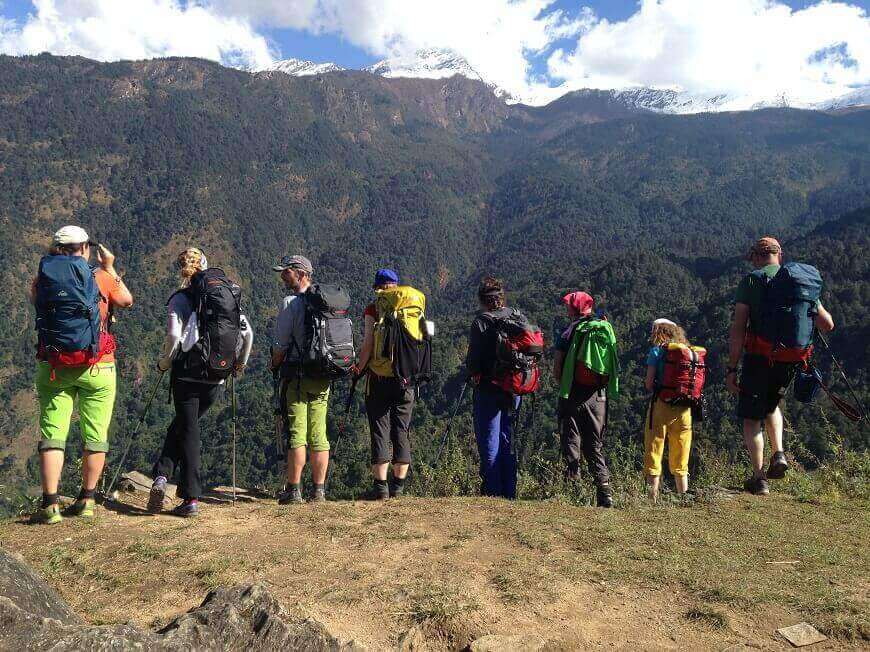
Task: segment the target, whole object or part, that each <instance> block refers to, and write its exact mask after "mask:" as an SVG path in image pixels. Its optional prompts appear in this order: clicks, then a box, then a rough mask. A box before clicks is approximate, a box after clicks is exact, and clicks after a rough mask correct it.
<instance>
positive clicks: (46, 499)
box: [42, 494, 58, 509]
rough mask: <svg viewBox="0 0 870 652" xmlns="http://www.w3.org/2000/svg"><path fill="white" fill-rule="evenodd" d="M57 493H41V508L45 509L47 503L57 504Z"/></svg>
mask: <svg viewBox="0 0 870 652" xmlns="http://www.w3.org/2000/svg"><path fill="white" fill-rule="evenodd" d="M57 503H58V497H57V494H42V508H43V509H45V508H46V507H48V506H49V505H57Z"/></svg>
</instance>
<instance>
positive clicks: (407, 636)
mask: <svg viewBox="0 0 870 652" xmlns="http://www.w3.org/2000/svg"><path fill="white" fill-rule="evenodd" d="M425 649H426V639H425V638H424V637H423V632H421V631H420V628H419V627H412V628H411V629H409V630H408V631H407V632H405V633H404V634H402V635H401V636H400V637H399V642H398V644H397V645H396V652H419V651H420V650H425Z"/></svg>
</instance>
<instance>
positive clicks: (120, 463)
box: [104, 371, 166, 497]
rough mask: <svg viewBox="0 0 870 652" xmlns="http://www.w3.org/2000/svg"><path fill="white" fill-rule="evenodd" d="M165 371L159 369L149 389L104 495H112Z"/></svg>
mask: <svg viewBox="0 0 870 652" xmlns="http://www.w3.org/2000/svg"><path fill="white" fill-rule="evenodd" d="M165 373H166V372H165V371H161V372H160V376H159V377H158V378H157V382H156V383H154V389H153V390H151V396H149V397H148V402H147V403H145V409H144V410H142V414H141V415H140V416H139V421H138V422H137V423H136V427H135V428H133V433H132V434H131V435H130V439H128V440H127V445H126V446H125V447H124V452H123V453H122V455H121V459H120V460H119V461H118V468H116V469H115V474H114V476H113V477H112V481H111V482H110V483H109V488H108V489H106V493H105V494H104V495H105V496H108V497H111V495H112V489H113V488H114V487H115V483H116V482H117V481H118V476H119V475H120V474H121V469H122V468H123V467H124V462H125V461H126V460H127V455H128V454H129V453H130V447H131V446H132V445H133V442H134V441H135V440H136V437H138V435H139V428H141V427H142V424H143V423H144V422H145V417H146V416H147V415H148V410H149V409H151V403H152V402H153V401H154V397H155V396H157V390H159V389H160V383H161V382H162V381H163V375H164V374H165Z"/></svg>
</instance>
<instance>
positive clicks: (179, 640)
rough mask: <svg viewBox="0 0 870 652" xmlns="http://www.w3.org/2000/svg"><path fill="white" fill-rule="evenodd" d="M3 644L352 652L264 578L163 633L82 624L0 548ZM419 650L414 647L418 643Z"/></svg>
mask: <svg viewBox="0 0 870 652" xmlns="http://www.w3.org/2000/svg"><path fill="white" fill-rule="evenodd" d="M0 649H2V650H32V651H34V652H39V651H42V650H46V651H47V650H52V652H62V651H67V650H68V651H70V652H72V651H73V650H92V651H95V652H96V651H102V650H105V651H107V652H108V651H109V650H111V651H113V652H115V651H119V650H156V651H158V652H159V651H165V652H169V651H181V650H203V651H206V650H215V651H219V650H250V649H255V650H297V649H300V650H315V651H324V652H325V651H329V652H357V651H361V650H364V648H363V647H361V646H360V645H358V644H357V643H355V642H354V641H342V640H339V639H338V638H336V637H335V636H333V635H332V634H330V633H329V632H328V631H327V629H326V628H325V627H324V626H323V624H321V623H319V622H317V621H316V620H313V619H311V618H307V617H305V616H304V615H303V614H290V613H289V612H288V611H287V610H286V609H284V607H282V606H281V605H280V604H279V603H278V601H277V600H275V598H274V597H272V596H271V595H270V594H269V592H268V591H267V590H266V589H265V588H264V587H263V586H262V585H261V584H253V585H248V586H237V587H234V588H222V589H218V590H216V591H213V592H212V593H209V595H208V596H207V597H206V599H205V600H204V601H203V603H202V605H200V606H199V607H197V608H196V609H193V610H191V611H189V612H188V613H186V614H183V615H181V616H179V617H178V618H176V619H175V620H174V621H172V622H171V623H170V624H169V625H167V626H166V627H165V628H163V629H162V630H160V631H157V632H154V631H150V630H145V629H140V628H138V627H135V626H133V625H130V624H122V625H103V626H94V625H86V624H84V623H83V622H82V620H81V619H80V618H78V617H77V616H76V615H75V613H74V612H73V610H72V609H71V608H70V606H69V605H68V604H67V603H66V602H65V601H64V600H63V598H61V597H60V596H59V595H58V594H57V593H56V592H55V591H54V590H53V589H52V588H51V587H49V586H48V585H47V584H46V583H45V582H44V581H43V580H42V579H41V578H40V577H39V576H38V575H37V574H36V573H35V572H34V571H33V570H32V569H31V568H29V567H28V566H27V564H25V563H24V562H23V561H22V560H21V559H19V558H16V557H14V556H12V555H10V554H8V553H6V552H4V551H2V550H0ZM415 649H416V648H415Z"/></svg>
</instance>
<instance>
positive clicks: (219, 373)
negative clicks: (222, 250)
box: [173, 267, 242, 380]
mask: <svg viewBox="0 0 870 652" xmlns="http://www.w3.org/2000/svg"><path fill="white" fill-rule="evenodd" d="M179 292H184V293H185V294H186V295H187V298H188V299H189V300H190V303H191V305H192V306H193V311H194V312H195V313H196V320H197V327H198V329H199V339H198V340H197V342H196V344H194V345H193V347H192V348H191V349H190V351H188V352H186V353H182V354H181V355H179V356H178V357H177V358H176V360H175V362H174V363H173V373H174V374H175V376H176V377H179V378H193V379H202V380H225V379H226V378H228V377H229V376H230V375H231V374H232V373H233V367H234V365H235V363H236V349H237V347H238V343H239V333H240V332H241V329H242V325H241V315H242V308H241V305H242V288H240V287H239V286H238V284H237V283H235V282H233V281H231V280H230V279H229V278H227V275H226V274H225V273H224V271H223V270H222V269H219V268H217V267H210V268H209V269H205V270H203V271H201V272H197V273H196V274H194V275H193V277H192V278H191V279H190V286H189V287H187V288H185V289H184V290H179Z"/></svg>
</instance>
